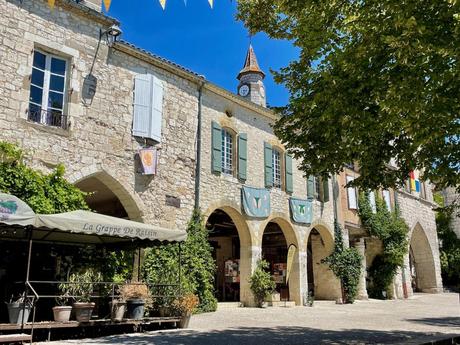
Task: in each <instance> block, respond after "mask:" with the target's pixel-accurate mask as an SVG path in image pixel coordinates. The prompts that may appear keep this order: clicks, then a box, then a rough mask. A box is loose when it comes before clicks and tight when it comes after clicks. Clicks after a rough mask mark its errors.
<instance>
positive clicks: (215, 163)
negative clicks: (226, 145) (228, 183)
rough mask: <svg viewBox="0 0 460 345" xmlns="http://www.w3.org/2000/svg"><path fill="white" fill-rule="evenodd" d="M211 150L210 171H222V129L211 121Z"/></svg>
mask: <svg viewBox="0 0 460 345" xmlns="http://www.w3.org/2000/svg"><path fill="white" fill-rule="evenodd" d="M211 141H212V152H211V169H212V172H219V173H220V172H222V129H221V127H220V125H219V124H218V123H217V122H215V121H212V132H211Z"/></svg>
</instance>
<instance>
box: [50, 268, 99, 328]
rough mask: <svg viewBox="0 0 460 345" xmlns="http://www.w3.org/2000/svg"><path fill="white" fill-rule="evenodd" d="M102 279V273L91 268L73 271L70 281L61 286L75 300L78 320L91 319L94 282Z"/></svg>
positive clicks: (86, 320)
mask: <svg viewBox="0 0 460 345" xmlns="http://www.w3.org/2000/svg"><path fill="white" fill-rule="evenodd" d="M101 281H102V274H101V273H100V272H96V271H95V270H94V269H92V268H89V269H86V270H85V271H83V272H79V273H73V274H71V275H70V277H69V282H68V283H62V284H61V285H60V286H59V288H60V289H61V291H63V292H64V293H66V294H67V295H68V296H72V298H73V299H74V300H75V303H74V304H73V309H74V311H75V318H76V319H77V321H78V322H88V321H89V320H91V316H92V314H93V309H94V307H95V303H94V302H91V297H92V295H93V292H94V284H95V283H98V282H101Z"/></svg>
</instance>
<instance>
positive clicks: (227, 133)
mask: <svg viewBox="0 0 460 345" xmlns="http://www.w3.org/2000/svg"><path fill="white" fill-rule="evenodd" d="M221 138H222V139H221V157H222V162H221V171H222V174H225V175H228V176H235V173H236V171H237V166H236V165H237V164H236V159H235V158H236V154H237V152H238V151H237V150H238V147H237V145H238V144H237V135H236V132H235V131H234V130H233V129H231V128H228V127H222V128H221ZM225 138H231V148H230V150H231V151H230V155H231V157H230V160H228V157H227V156H228V150H227V142H226V140H225ZM229 161H230V164H231V167H230V169H227V168H228V166H227V165H226V163H228V162H229Z"/></svg>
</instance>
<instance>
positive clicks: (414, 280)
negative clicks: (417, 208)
mask: <svg viewBox="0 0 460 345" xmlns="http://www.w3.org/2000/svg"><path fill="white" fill-rule="evenodd" d="M409 267H410V274H411V284H412V288H413V290H415V291H421V292H433V291H437V290H438V287H437V282H436V268H435V262H434V257H433V251H432V248H431V245H430V242H429V241H428V237H427V236H426V233H425V230H424V229H423V228H422V226H421V225H420V224H419V223H417V224H416V225H415V227H414V230H413V231H412V236H411V240H410V247H409Z"/></svg>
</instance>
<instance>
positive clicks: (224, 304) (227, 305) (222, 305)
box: [217, 302, 243, 310]
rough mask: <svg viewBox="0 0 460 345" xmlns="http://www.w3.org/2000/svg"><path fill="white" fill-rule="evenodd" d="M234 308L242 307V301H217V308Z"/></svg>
mask: <svg viewBox="0 0 460 345" xmlns="http://www.w3.org/2000/svg"><path fill="white" fill-rule="evenodd" d="M234 308H243V303H241V302H219V303H217V310H220V309H234Z"/></svg>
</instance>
